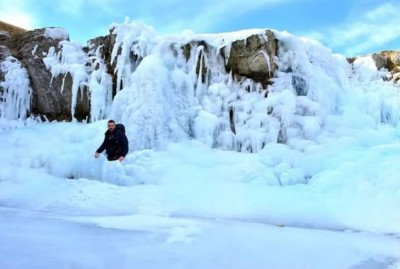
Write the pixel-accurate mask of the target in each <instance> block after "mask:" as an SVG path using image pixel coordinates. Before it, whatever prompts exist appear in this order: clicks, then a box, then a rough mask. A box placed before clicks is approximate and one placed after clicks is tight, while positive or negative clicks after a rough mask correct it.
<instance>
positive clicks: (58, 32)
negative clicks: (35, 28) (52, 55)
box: [43, 27, 69, 40]
mask: <svg viewBox="0 0 400 269" xmlns="http://www.w3.org/2000/svg"><path fill="white" fill-rule="evenodd" d="M43 35H44V36H45V37H46V38H51V39H58V40H68V39H69V33H68V31H67V30H65V29H63V28H59V27H52V28H46V30H45V31H44V34H43Z"/></svg>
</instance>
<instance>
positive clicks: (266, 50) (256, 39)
mask: <svg viewBox="0 0 400 269" xmlns="http://www.w3.org/2000/svg"><path fill="white" fill-rule="evenodd" d="M277 52H278V42H277V39H276V37H275V34H274V33H273V32H272V31H270V30H266V32H265V37H264V36H259V35H252V36H249V37H248V38H246V39H245V40H237V41H235V42H233V43H232V47H231V50H230V54H229V59H228V62H227V64H226V70H227V71H228V72H230V71H232V73H233V75H234V76H235V75H236V76H239V77H246V78H251V79H253V80H254V81H256V82H259V83H261V84H262V85H263V87H267V86H268V84H269V80H270V79H271V78H272V77H273V75H274V72H275V71H276V69H277V64H276V63H275V61H274V57H276V56H277Z"/></svg>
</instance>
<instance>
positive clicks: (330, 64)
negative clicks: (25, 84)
mask: <svg viewBox="0 0 400 269" xmlns="http://www.w3.org/2000/svg"><path fill="white" fill-rule="evenodd" d="M111 28H112V30H113V31H114V33H115V34H116V35H117V36H116V40H117V43H116V44H117V45H116V47H114V49H115V50H114V56H113V58H114V61H116V65H117V66H118V68H117V71H116V72H117V76H118V80H120V83H121V84H119V85H120V86H119V87H120V88H118V90H119V91H118V93H117V95H116V96H115V98H114V100H113V101H112V102H111V92H112V89H111V77H110V75H109V74H107V70H106V68H105V64H104V63H103V62H102V60H101V59H100V58H99V57H100V52H99V50H97V51H91V52H90V53H89V56H87V55H85V54H83V52H82V48H81V47H79V45H77V44H74V43H73V42H69V41H62V43H61V47H60V48H59V49H60V51H62V52H56V49H55V48H53V49H51V50H50V51H49V53H48V56H47V57H46V59H45V63H46V65H47V67H48V68H49V70H50V71H51V72H53V76H57V75H59V74H68V73H69V74H71V76H73V81H74V83H76V84H74V85H75V86H74V87H73V88H74V89H75V90H77V89H79V87H81V86H82V85H85V86H89V87H90V89H89V91H90V94H91V98H92V102H91V104H92V110H91V113H92V114H91V120H90V123H78V122H76V121H74V122H70V123H67V122H37V121H35V119H32V118H28V119H26V120H24V119H21V118H20V116H17V117H15V115H17V114H16V113H14V112H13V111H17V109H16V108H13V109H14V110H13V111H11V112H10V113H11V115H14V117H12V118H11V119H8V118H7V119H5V118H2V119H1V121H0V127H1V128H0V141H2V148H1V151H0V163H1V169H0V238H2V240H1V242H0V265H1V266H0V267H2V268H3V267H4V268H27V267H33V268H53V267H57V268H71V267H73V268H111V267H112V268H353V269H354V268H392V269H394V268H400V240H399V236H400V181H399V177H398V163H399V162H400V143H399V141H400V139H399V138H400V129H399V128H400V125H399V124H398V123H399V119H400V105H399V104H400V99H399V98H400V95H399V85H398V84H394V83H392V82H390V81H385V80H384V79H383V78H384V77H385V73H386V71H385V70H376V68H375V69H374V68H373V65H371V61H370V59H369V58H368V56H367V57H366V58H363V59H361V58H360V59H358V60H356V62H355V64H354V66H352V65H350V64H348V63H347V61H346V59H345V58H344V57H343V56H341V55H333V54H332V53H331V52H330V50H329V49H327V48H325V47H323V46H322V45H321V44H319V43H318V42H315V41H313V40H309V39H306V38H299V37H295V36H292V35H290V34H289V33H286V32H278V31H275V34H276V35H277V37H278V39H279V40H280V42H281V43H282V44H281V47H282V49H281V50H280V51H279V55H278V56H279V57H277V59H276V60H277V61H279V70H278V72H277V77H276V78H274V83H273V85H270V86H269V87H268V89H263V88H262V86H261V85H260V84H257V83H254V82H252V81H250V80H243V81H240V82H237V81H234V80H233V78H232V76H231V74H228V73H226V71H225V70H224V68H223V59H221V58H219V57H218V56H217V55H218V53H217V51H218V50H219V49H226V50H229V49H228V48H229V46H230V44H231V42H232V41H234V40H237V39H245V38H246V37H247V36H248V35H251V34H254V33H256V34H259V35H261V36H263V31H262V30H258V29H255V30H249V31H241V32H235V33H224V34H218V35H211V34H210V35H197V34H194V33H192V32H189V31H186V32H185V33H183V34H182V35H181V36H168V37H159V36H157V34H156V33H155V31H154V29H152V28H151V27H149V26H146V25H144V24H141V23H137V22H129V21H127V22H126V23H125V24H121V25H118V24H113V25H112V27H111ZM190 40H191V41H193V44H197V43H196V42H198V41H199V40H206V42H207V44H209V47H208V48H207V49H205V47H204V46H203V45H201V44H199V46H192V47H191V51H190V57H189V59H185V57H184V56H183V55H182V53H181V46H182V45H183V44H185V42H188V41H189V42H190ZM116 48H117V49H116ZM118 48H121V53H122V54H119V55H117V52H116V51H118ZM131 52H133V53H136V54H137V55H138V56H140V57H139V58H140V61H137V62H136V61H133V62H132V61H129V60H128V59H127V57H130V56H129V55H131V54H130V53H131ZM121 55H125V56H121ZM201 59H204V64H206V65H207V70H208V71H207V72H208V73H207V75H206V76H205V79H203V78H202V74H201V73H200V74H197V73H196V67H197V66H198V65H199V66H200V65H201V64H203V60H201ZM88 61H92V62H93V63H95V65H94V66H96V68H92V67H90V68H89V67H88V68H87V69H85V68H84V67H85V66H86V63H87V62H88ZM199 61H200V62H199ZM221 61H222V62H221ZM200 69H201V68H200ZM21 70H23V69H21ZM288 70H290V71H288ZM7 74H11V73H10V71H8V73H7ZM19 78H24V76H23V75H21V76H19ZM15 81H25V80H20V79H18V80H15ZM12 87H14V88H15V89H16V87H15V85H14V84H12ZM266 91H268V97H267V98H265V94H266ZM23 96H28V95H27V94H26V93H25V95H23ZM24 100H25V99H24ZM8 104H9V103H8V102H7V103H6V105H8ZM3 105H4V104H3ZM24 108H25V109H26V106H25V107H24ZM72 112H73V111H71V113H72ZM109 118H114V119H116V121H117V122H122V123H124V124H125V126H126V133H127V136H128V139H129V142H130V145H129V146H130V147H129V148H130V152H129V154H128V155H127V157H126V159H125V160H124V161H122V162H119V161H116V162H108V161H107V160H106V158H105V156H104V155H102V156H101V158H98V159H95V158H94V152H95V150H96V149H97V148H98V146H99V145H100V143H101V142H102V140H103V138H104V131H105V130H106V125H107V120H108V119H109ZM232 125H233V126H232ZM278 140H280V141H282V142H285V143H278ZM3 242H7V243H3Z"/></svg>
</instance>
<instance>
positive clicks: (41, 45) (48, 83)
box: [18, 29, 90, 120]
mask: <svg viewBox="0 0 400 269" xmlns="http://www.w3.org/2000/svg"><path fill="white" fill-rule="evenodd" d="M44 32H45V29H36V30H33V31H28V32H26V33H24V34H22V35H21V38H20V40H19V42H18V58H19V59H21V62H22V63H23V64H24V66H25V67H26V69H27V71H28V74H29V77H30V82H31V88H32V90H33V93H32V109H31V111H32V113H34V114H36V115H43V116H45V117H46V118H48V119H49V120H71V118H72V117H71V98H72V92H71V89H72V78H71V76H70V75H69V74H68V75H66V77H65V81H64V90H63V91H62V92H61V88H62V84H63V76H64V74H61V75H59V76H57V77H55V78H52V74H51V73H50V71H48V70H47V69H46V66H45V65H44V63H43V58H44V57H46V55H47V52H48V51H49V48H50V47H54V48H55V49H56V51H58V50H59V48H58V45H59V42H60V41H62V40H60V39H52V38H47V37H45V36H44V35H43V34H44ZM89 111H90V109H89V99H88V96H87V90H85V91H84V94H83V96H78V98H77V106H76V110H75V115H74V117H75V118H76V119H78V120H83V119H86V118H87V117H88V116H89Z"/></svg>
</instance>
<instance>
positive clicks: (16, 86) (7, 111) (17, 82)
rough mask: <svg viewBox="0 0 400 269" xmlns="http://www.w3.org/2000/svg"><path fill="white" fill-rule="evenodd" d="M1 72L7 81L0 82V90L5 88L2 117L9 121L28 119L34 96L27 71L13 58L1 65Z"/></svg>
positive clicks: (0, 95)
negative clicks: (32, 95) (32, 96)
mask: <svg viewBox="0 0 400 269" xmlns="http://www.w3.org/2000/svg"><path fill="white" fill-rule="evenodd" d="M0 70H1V71H2V72H3V73H5V77H4V79H5V80H4V81H3V82H0V88H3V92H2V93H1V92H0V117H1V118H5V119H8V120H17V119H26V118H27V116H28V114H27V113H28V111H29V110H30V108H31V94H32V90H31V88H30V86H29V78H28V73H27V71H26V70H25V68H23V67H22V66H21V64H20V62H19V61H18V60H17V59H15V58H14V57H11V56H10V57H7V58H6V60H5V61H3V62H2V63H0Z"/></svg>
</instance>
